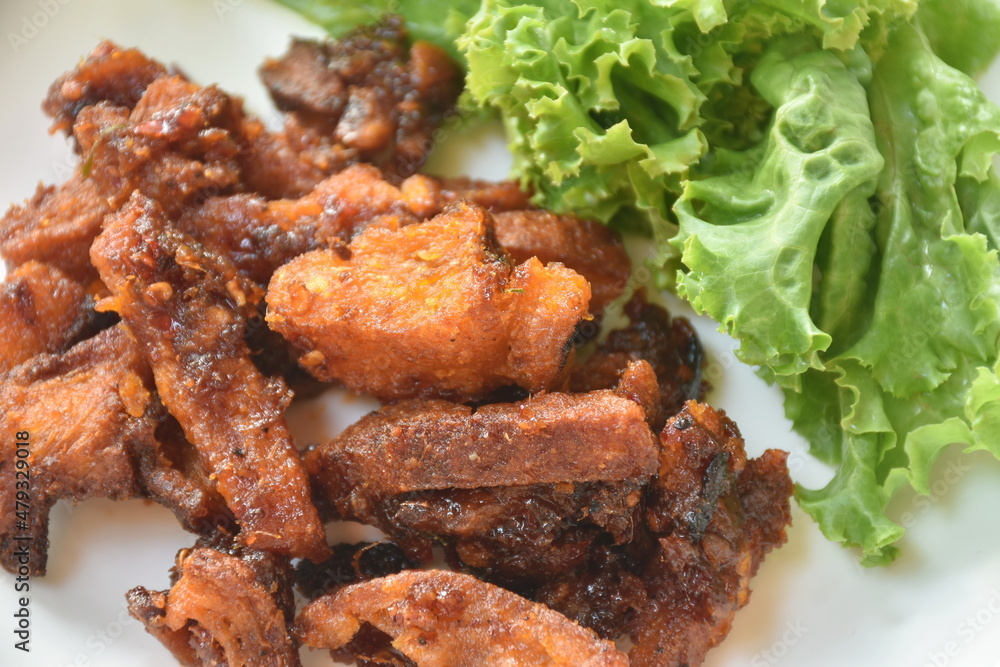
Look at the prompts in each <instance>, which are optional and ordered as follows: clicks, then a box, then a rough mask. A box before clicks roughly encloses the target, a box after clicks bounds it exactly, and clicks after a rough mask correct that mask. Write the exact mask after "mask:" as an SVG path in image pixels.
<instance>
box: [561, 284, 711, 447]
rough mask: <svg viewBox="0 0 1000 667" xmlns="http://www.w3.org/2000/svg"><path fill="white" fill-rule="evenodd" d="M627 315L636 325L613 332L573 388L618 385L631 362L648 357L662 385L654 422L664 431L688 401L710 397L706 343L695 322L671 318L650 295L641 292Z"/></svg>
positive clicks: (576, 375) (578, 371)
mask: <svg viewBox="0 0 1000 667" xmlns="http://www.w3.org/2000/svg"><path fill="white" fill-rule="evenodd" d="M625 313H626V315H628V317H629V319H630V320H631V323H630V324H629V325H628V326H626V327H624V328H622V329H615V330H614V331H612V332H611V333H609V334H608V336H607V338H606V339H605V340H604V341H603V342H601V343H600V344H599V345H598V346H597V350H595V352H594V354H593V355H592V356H591V357H590V358H589V359H587V360H586V361H584V362H583V363H581V364H578V365H577V366H576V367H575V368H574V369H573V373H572V376H571V380H570V387H571V388H572V389H573V391H592V390H594V389H607V388H608V387H613V386H615V385H616V384H617V383H618V381H619V379H620V376H621V373H622V371H624V370H625V367H626V366H628V364H629V362H630V361H635V360H639V359H644V360H646V361H648V362H649V363H650V364H651V365H652V366H653V370H654V371H655V372H656V377H657V378H658V379H659V383H660V408H661V409H660V412H659V415H658V417H657V419H656V421H655V423H654V428H655V429H659V427H660V425H662V424H663V423H664V422H665V421H666V419H667V418H668V417H669V416H671V415H673V414H676V413H677V412H678V411H679V410H680V409H681V408H682V407H683V405H684V403H685V401H689V400H698V399H700V398H701V397H702V395H703V394H704V391H705V384H704V382H703V381H702V377H701V367H702V360H703V355H702V349H701V342H700V341H699V340H698V335H697V334H696V333H695V330H694V327H692V326H691V323H690V322H688V321H687V320H686V319H684V318H683V317H675V318H671V317H670V313H668V312H667V310H666V309H665V308H663V307H662V306H658V305H656V304H653V303H649V302H647V301H646V296H645V292H644V291H637V292H636V294H635V296H633V297H632V300H631V301H629V302H628V304H627V305H626V306H625Z"/></svg>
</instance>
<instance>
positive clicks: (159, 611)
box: [126, 546, 300, 667]
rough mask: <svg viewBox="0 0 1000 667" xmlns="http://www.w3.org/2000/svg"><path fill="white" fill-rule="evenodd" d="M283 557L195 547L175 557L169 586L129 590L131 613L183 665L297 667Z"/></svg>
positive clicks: (287, 573)
mask: <svg viewBox="0 0 1000 667" xmlns="http://www.w3.org/2000/svg"><path fill="white" fill-rule="evenodd" d="M291 584H292V571H291V567H290V566H289V563H288V559H287V558H285V557H282V556H276V555H274V554H270V553H267V552H263V551H257V550H254V549H246V548H239V547H235V548H230V549H223V548H222V547H219V546H215V547H213V546H196V547H195V548H193V549H183V550H181V552H180V553H179V554H178V555H177V564H176V566H175V567H174V569H173V572H172V577H171V587H170V589H169V590H167V591H150V590H147V589H145V588H143V587H141V586H140V587H137V588H134V589H132V590H131V591H129V592H128V594H127V595H126V599H127V600H128V608H129V613H130V614H131V615H132V616H133V617H135V618H136V619H138V620H139V621H140V622H141V623H142V624H143V626H144V627H145V628H146V631H147V632H149V633H150V634H151V635H153V636H154V637H156V638H157V639H158V640H159V641H160V642H161V643H162V644H163V645H164V646H165V647H166V648H167V649H168V650H169V651H170V652H171V653H172V654H173V655H174V657H175V658H177V660H178V661H179V662H180V663H181V664H182V665H185V666H187V667H202V666H203V667H215V666H217V665H226V666H228V667H297V666H298V665H299V664H300V663H299V656H298V642H297V640H296V639H295V638H294V637H293V636H291V635H290V634H289V630H288V628H289V625H290V624H291V621H292V617H293V615H294V600H293V597H292V587H291Z"/></svg>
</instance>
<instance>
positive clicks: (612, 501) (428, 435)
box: [305, 391, 657, 583]
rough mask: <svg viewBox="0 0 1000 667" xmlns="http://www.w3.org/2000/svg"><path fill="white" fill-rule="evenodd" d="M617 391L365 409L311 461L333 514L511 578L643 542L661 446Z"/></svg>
mask: <svg viewBox="0 0 1000 667" xmlns="http://www.w3.org/2000/svg"><path fill="white" fill-rule="evenodd" d="M644 419H645V415H644V414H643V411H642V409H641V407H639V406H638V405H636V404H635V403H634V402H632V401H630V400H628V399H625V398H622V397H620V396H617V395H616V394H615V393H613V392H611V391H599V392H593V393H591V394H584V395H578V394H559V393H551V394H546V395H543V396H540V397H535V398H532V399H528V400H525V401H522V402H520V403H514V404H494V405H486V406H483V407H480V408H478V409H475V410H473V408H470V407H468V406H464V405H459V404H455V403H449V402H447V401H439V400H430V401H406V402H402V403H398V404H395V405H391V406H387V407H385V408H382V409H381V410H379V411H377V412H374V413H372V414H370V415H368V416H366V417H364V418H362V419H361V420H360V421H359V422H358V423H356V424H355V425H353V426H351V427H348V429H347V430H346V431H345V432H344V433H343V434H341V435H340V436H339V437H338V438H336V439H335V440H333V441H331V442H329V443H327V444H325V445H322V446H320V447H318V448H316V449H314V450H312V451H310V452H309V453H308V454H307V455H306V457H305V465H306V468H307V470H308V471H309V474H310V476H311V478H312V480H313V485H314V488H315V489H316V494H317V499H318V501H319V502H320V503H321V505H322V506H323V507H325V508H326V509H327V512H328V513H329V514H330V515H334V516H340V517H342V518H344V519H350V520H357V521H362V522H364V523H369V524H371V525H374V526H376V527H377V528H379V529H380V530H383V531H385V532H387V533H388V534H389V535H391V536H392V538H393V539H394V540H395V541H396V542H397V543H398V544H399V545H400V546H402V547H403V548H404V550H405V551H406V552H407V555H408V556H409V557H411V558H413V559H414V560H420V561H425V560H427V559H428V558H429V557H430V548H431V546H432V545H433V544H434V543H438V542H440V543H443V544H444V545H445V546H446V547H447V549H448V553H449V555H450V556H451V557H452V559H453V560H454V561H455V562H456V564H457V565H460V566H462V567H469V568H474V569H476V570H477V571H479V572H480V573H481V574H483V575H484V576H489V577H490V578H492V579H495V580H498V581H503V582H505V583H507V582H512V581H516V580H518V579H531V580H537V579H538V578H541V577H545V576H549V575H551V574H553V573H558V572H563V571H566V570H567V569H572V568H574V567H576V566H578V565H580V564H581V563H582V562H583V561H584V559H585V558H586V555H587V551H588V547H589V545H590V543H591V542H592V541H593V539H594V538H595V537H597V536H598V535H605V536H607V537H608V538H609V539H611V540H613V541H614V542H616V543H624V542H627V541H629V540H631V539H632V537H633V532H632V531H633V527H634V526H635V525H636V524H638V523H641V517H640V516H639V502H640V499H641V497H642V485H643V484H644V483H645V482H646V481H647V480H648V477H649V475H650V474H651V472H652V469H653V467H655V465H656V459H657V447H656V444H655V440H654V438H653V436H652V434H651V432H650V431H649V427H648V426H647V425H646V423H645V421H644Z"/></svg>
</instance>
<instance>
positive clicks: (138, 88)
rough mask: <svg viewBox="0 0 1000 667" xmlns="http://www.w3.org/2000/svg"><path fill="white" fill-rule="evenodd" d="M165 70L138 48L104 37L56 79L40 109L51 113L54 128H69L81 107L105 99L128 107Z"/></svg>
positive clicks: (66, 130)
mask: <svg viewBox="0 0 1000 667" xmlns="http://www.w3.org/2000/svg"><path fill="white" fill-rule="evenodd" d="M166 74H167V70H166V68H165V67H164V66H163V65H161V64H160V63H158V62H156V61H155V60H151V59H149V58H148V57H147V56H146V55H144V54H143V53H142V52H141V51H138V50H136V49H123V48H121V47H119V46H117V45H116V44H114V43H112V42H109V41H104V42H101V43H100V44H98V45H97V47H96V48H95V49H94V50H93V51H91V52H90V53H89V54H88V55H87V57H86V58H84V59H83V60H82V61H81V62H80V64H79V65H78V66H77V67H76V69H74V70H72V71H70V72H67V73H66V74H63V75H62V76H60V77H59V78H58V79H56V80H55V82H54V83H53V84H52V86H51V87H50V88H49V94H48V96H47V97H46V99H45V102H44V103H43V104H42V109H43V110H44V111H45V113H47V114H48V115H49V116H51V117H52V120H53V123H52V131H53V132H56V131H59V130H62V131H64V132H69V131H70V130H71V129H72V127H73V123H74V122H75V121H76V117H77V114H79V113H80V111H82V110H83V109H84V107H88V106H91V105H94V104H97V103H98V102H107V103H109V104H111V105H114V106H117V107H125V108H127V109H131V108H132V107H134V106H135V105H136V103H137V102H138V101H139V98H140V97H142V94H143V92H145V90H146V88H147V86H149V84H151V83H152V82H153V81H154V80H155V79H157V78H159V77H161V76H165V75H166Z"/></svg>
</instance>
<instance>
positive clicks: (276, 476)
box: [91, 195, 328, 559]
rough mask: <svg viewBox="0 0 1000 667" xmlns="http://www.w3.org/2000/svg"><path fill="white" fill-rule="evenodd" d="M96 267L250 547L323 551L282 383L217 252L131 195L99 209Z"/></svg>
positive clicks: (308, 553) (242, 293) (305, 553)
mask: <svg viewBox="0 0 1000 667" xmlns="http://www.w3.org/2000/svg"><path fill="white" fill-rule="evenodd" d="M91 255H92V258H93V261H94V264H95V265H96V266H97V268H98V270H99V271H100V273H101V278H102V279H103V280H104V282H105V284H107V286H108V288H109V289H110V290H111V292H112V294H113V295H114V296H113V298H112V299H111V300H110V305H111V306H112V307H113V308H114V310H116V311H117V312H118V313H120V314H121V316H122V319H123V320H124V322H125V323H126V324H127V325H128V327H129V330H130V331H131V332H132V333H133V334H134V335H135V338H136V340H138V342H139V345H140V347H141V349H142V351H143V354H144V355H145V357H146V359H147V360H148V361H149V364H150V366H151V367H152V369H153V374H154V377H155V380H156V387H157V390H158V391H159V395H160V397H161V399H162V401H163V403H164V405H166V407H167V409H168V410H169V411H170V413H171V414H172V415H173V416H174V417H176V418H177V421H178V422H179V423H180V425H181V427H182V428H183V430H184V433H185V435H186V436H187V439H188V440H189V441H190V442H191V443H192V444H193V445H194V446H195V447H196V448H197V449H198V451H199V452H200V453H201V455H202V457H203V458H204V460H205V462H206V466H205V467H206V468H207V469H208V470H209V471H210V474H211V475H212V477H213V478H214V480H215V484H216V488H217V490H218V492H219V493H220V494H221V495H222V496H223V498H225V500H226V504H227V505H228V506H229V508H230V509H231V510H232V513H233V515H234V516H235V517H236V520H237V521H238V523H239V525H240V540H241V541H242V542H243V543H244V544H246V545H248V546H252V547H254V548H259V549H269V550H272V551H276V552H278V553H283V554H288V555H292V556H297V557H308V558H313V559H322V558H323V557H325V556H326V555H327V553H328V548H327V547H326V543H325V538H324V535H323V530H322V526H321V525H320V522H319V517H318V516H317V514H316V509H315V507H314V506H313V505H312V502H311V501H310V498H309V485H308V480H307V479H306V476H305V472H304V471H303V469H302V467H301V464H300V461H299V458H298V453H297V451H296V450H295V448H294V446H293V445H292V442H291V437H290V435H289V433H288V426H287V424H286V423H285V418H284V411H285V408H286V406H287V404H288V401H289V399H290V396H289V393H288V391H287V389H286V388H285V386H284V383H283V382H281V381H280V380H277V379H268V378H265V377H264V376H263V375H261V374H260V372H259V371H258V370H257V369H256V368H255V367H254V365H253V363H252V362H251V361H250V358H249V354H248V350H247V346H246V343H245V342H244V340H243V332H244V328H245V320H244V318H243V316H242V314H241V310H240V309H241V306H245V304H246V302H247V293H248V290H249V288H246V289H244V288H243V287H241V286H240V285H239V284H238V282H237V281H236V279H235V278H232V279H230V280H225V279H224V278H222V277H221V276H225V275H232V270H231V269H219V268H217V267H219V265H220V264H223V265H224V264H225V262H223V261H222V260H221V259H220V258H218V257H214V256H212V255H210V254H209V253H207V252H206V251H204V249H203V248H201V247H200V246H198V245H197V244H196V243H195V242H194V241H193V240H191V239H190V238H188V237H185V236H184V235H182V234H180V233H178V232H177V231H176V230H175V229H173V228H172V227H171V226H170V224H169V223H168V222H167V221H166V219H165V218H164V216H163V213H162V211H161V210H160V209H159V207H158V206H157V205H156V203H155V202H153V201H151V200H148V199H145V198H143V197H141V196H139V195H136V196H134V197H133V199H132V200H131V201H130V203H129V204H128V205H127V206H126V207H125V208H123V209H122V210H121V211H120V212H118V213H116V214H114V215H112V216H110V217H109V218H108V221H107V224H106V227H105V230H104V232H103V233H102V234H101V236H100V237H98V239H97V241H95V243H94V246H93V248H92V251H91Z"/></svg>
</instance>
